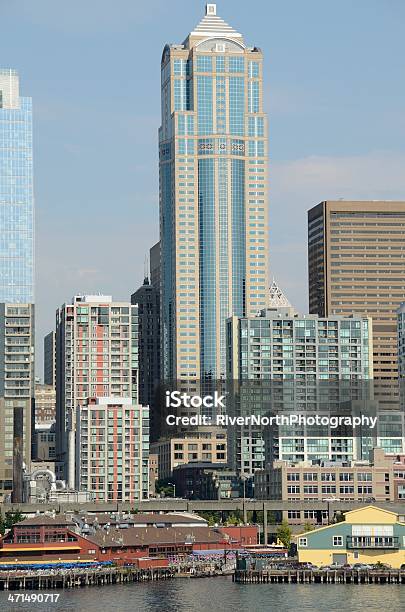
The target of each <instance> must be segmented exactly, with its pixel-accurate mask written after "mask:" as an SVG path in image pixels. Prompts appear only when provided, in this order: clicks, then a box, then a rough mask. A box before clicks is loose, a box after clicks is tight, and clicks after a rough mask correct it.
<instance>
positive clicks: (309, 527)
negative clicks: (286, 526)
mask: <svg viewBox="0 0 405 612" xmlns="http://www.w3.org/2000/svg"><path fill="white" fill-rule="evenodd" d="M313 529H314V526H313V525H311V523H305V525H304V531H313Z"/></svg>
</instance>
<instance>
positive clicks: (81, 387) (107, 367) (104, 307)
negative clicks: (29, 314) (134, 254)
mask: <svg viewBox="0 0 405 612" xmlns="http://www.w3.org/2000/svg"><path fill="white" fill-rule="evenodd" d="M94 397H112V398H114V397H119V398H130V399H131V400H132V403H133V404H134V405H137V404H138V308H137V306H131V305H130V304H129V303H128V302H113V300H112V297H111V296H106V295H78V296H75V297H74V298H73V301H72V303H71V304H64V305H63V306H61V308H59V309H58V311H57V313H56V452H57V458H58V460H59V461H62V462H63V463H64V465H65V477H66V478H67V479H68V482H69V485H70V486H71V487H74V483H75V436H76V408H77V406H79V405H80V406H84V405H85V404H86V402H87V401H88V399H89V398H94Z"/></svg>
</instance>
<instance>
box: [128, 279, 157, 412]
mask: <svg viewBox="0 0 405 612" xmlns="http://www.w3.org/2000/svg"><path fill="white" fill-rule="evenodd" d="M131 304H133V305H136V306H137V307H138V347H139V353H138V355H139V376H138V386H139V403H140V404H142V405H143V406H150V407H152V406H153V404H154V396H155V390H156V387H157V385H158V384H159V382H160V292H159V289H157V288H156V287H154V286H153V285H151V284H150V282H149V278H145V279H144V282H143V285H142V286H141V287H139V289H138V290H137V291H135V293H133V294H132V295H131ZM152 412H153V411H152ZM151 416H152V415H151Z"/></svg>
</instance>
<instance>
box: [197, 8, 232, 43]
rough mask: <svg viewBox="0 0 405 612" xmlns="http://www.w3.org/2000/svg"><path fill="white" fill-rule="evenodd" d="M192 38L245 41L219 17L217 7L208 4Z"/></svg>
mask: <svg viewBox="0 0 405 612" xmlns="http://www.w3.org/2000/svg"><path fill="white" fill-rule="evenodd" d="M190 36H210V37H217V36H219V37H226V38H238V39H241V40H243V37H242V34H240V33H239V32H237V31H236V30H234V28H233V27H232V26H230V25H229V24H228V23H226V21H224V20H223V19H221V17H219V16H218V15H217V5H216V4H207V5H206V7H205V15H204V17H203V18H202V19H201V21H200V23H199V24H198V25H197V26H196V27H195V28H194V30H193V31H192V32H191V34H190Z"/></svg>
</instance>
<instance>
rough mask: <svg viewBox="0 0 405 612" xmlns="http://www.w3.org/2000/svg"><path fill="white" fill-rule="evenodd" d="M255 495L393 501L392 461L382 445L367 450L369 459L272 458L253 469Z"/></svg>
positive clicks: (262, 496) (285, 497)
mask: <svg viewBox="0 0 405 612" xmlns="http://www.w3.org/2000/svg"><path fill="white" fill-rule="evenodd" d="M255 495H256V498H257V499H280V500H283V501H305V500H307V501H309V500H313V501H319V500H322V499H328V498H329V499H333V498H335V499H340V500H342V501H363V502H364V501H370V500H372V501H374V500H375V501H395V486H394V461H393V458H392V457H390V456H388V455H385V454H384V451H383V449H381V448H376V449H374V450H373V451H372V452H371V453H370V461H351V462H331V461H324V462H318V463H314V462H310V461H302V462H298V463H292V462H289V461H274V463H273V465H272V467H270V466H267V467H266V468H265V469H264V470H259V471H257V472H256V473H255ZM290 518H291V517H290ZM295 518H296V519H301V518H303V517H301V516H299V517H298V516H296V517H295Z"/></svg>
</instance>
